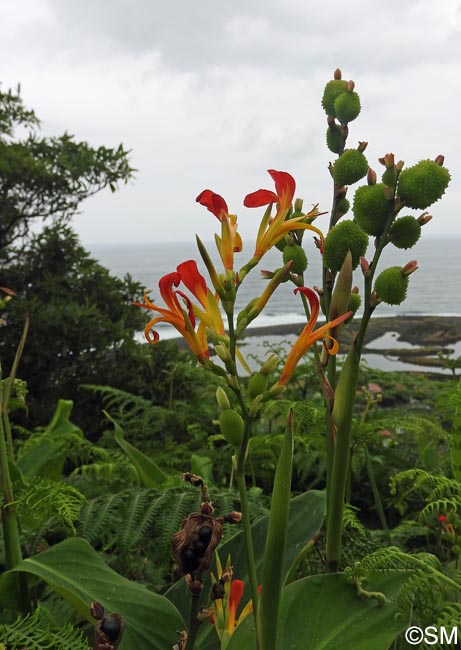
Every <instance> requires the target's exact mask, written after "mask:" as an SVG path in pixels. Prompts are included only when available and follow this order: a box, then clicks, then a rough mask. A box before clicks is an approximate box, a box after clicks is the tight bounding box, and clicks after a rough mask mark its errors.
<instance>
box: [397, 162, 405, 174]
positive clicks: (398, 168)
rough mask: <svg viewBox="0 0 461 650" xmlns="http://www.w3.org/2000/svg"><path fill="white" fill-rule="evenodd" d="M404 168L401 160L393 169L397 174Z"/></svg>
mask: <svg viewBox="0 0 461 650" xmlns="http://www.w3.org/2000/svg"><path fill="white" fill-rule="evenodd" d="M404 166H405V163H404V162H403V160H399V162H398V163H397V164H396V166H395V168H396V170H397V171H398V172H401V171H402V169H403V168H404Z"/></svg>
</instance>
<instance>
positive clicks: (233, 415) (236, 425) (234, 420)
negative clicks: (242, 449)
mask: <svg viewBox="0 0 461 650" xmlns="http://www.w3.org/2000/svg"><path fill="white" fill-rule="evenodd" d="M219 425H220V427H221V433H222V435H223V436H224V438H225V439H226V440H227V442H229V443H230V444H231V445H235V446H237V445H239V444H240V443H241V442H242V440H243V434H244V429H245V425H244V422H243V419H242V416H241V415H240V414H239V413H237V411H234V410H233V409H224V411H222V413H221V415H220V416H219Z"/></svg>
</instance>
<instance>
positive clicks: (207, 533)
mask: <svg viewBox="0 0 461 650" xmlns="http://www.w3.org/2000/svg"><path fill="white" fill-rule="evenodd" d="M198 536H199V538H200V539H201V541H202V542H207V543H208V542H209V541H210V539H211V528H210V527H209V526H202V527H201V528H200V529H199V531H198Z"/></svg>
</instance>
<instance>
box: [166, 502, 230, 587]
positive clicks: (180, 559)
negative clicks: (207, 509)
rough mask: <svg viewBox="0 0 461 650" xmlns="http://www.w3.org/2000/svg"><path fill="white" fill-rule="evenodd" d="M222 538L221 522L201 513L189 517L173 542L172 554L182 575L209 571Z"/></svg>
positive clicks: (175, 535) (174, 536)
mask: <svg viewBox="0 0 461 650" xmlns="http://www.w3.org/2000/svg"><path fill="white" fill-rule="evenodd" d="M221 537H222V525H221V523H220V522H219V521H217V520H216V519H214V518H213V517H211V516H210V515H206V514H201V513H192V514H190V515H188V517H186V519H184V521H183V525H182V528H181V530H179V531H178V532H177V533H175V534H174V535H173V538H172V540H171V554H172V556H173V558H174V559H175V560H176V562H177V563H178V566H179V569H180V571H181V573H182V574H183V575H187V574H188V573H189V574H191V575H195V574H198V573H202V572H203V571H206V570H207V569H209V568H210V565H211V561H212V559H213V553H214V550H215V548H216V547H217V545H218V544H219V542H220V541H221Z"/></svg>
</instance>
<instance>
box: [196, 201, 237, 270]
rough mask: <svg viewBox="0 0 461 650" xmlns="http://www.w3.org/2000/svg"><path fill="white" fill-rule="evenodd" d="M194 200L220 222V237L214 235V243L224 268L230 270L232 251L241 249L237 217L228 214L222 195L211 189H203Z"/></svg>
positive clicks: (232, 264) (232, 261)
mask: <svg viewBox="0 0 461 650" xmlns="http://www.w3.org/2000/svg"><path fill="white" fill-rule="evenodd" d="M196 201H197V203H200V205H204V206H205V207H206V208H208V210H209V211H210V212H211V213H212V214H214V215H215V217H217V218H218V219H219V221H220V222H221V237H218V235H216V245H217V247H218V251H219V255H220V256H221V259H222V263H223V264H224V268H226V269H228V270H230V271H232V270H233V268H234V253H239V252H240V251H241V250H242V239H241V237H240V235H239V233H238V232H237V217H236V216H235V214H229V209H228V207H227V203H226V202H225V200H224V199H223V198H222V196H220V195H219V194H215V192H212V191H211V190H203V192H201V193H200V194H199V195H198V197H197V198H196Z"/></svg>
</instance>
